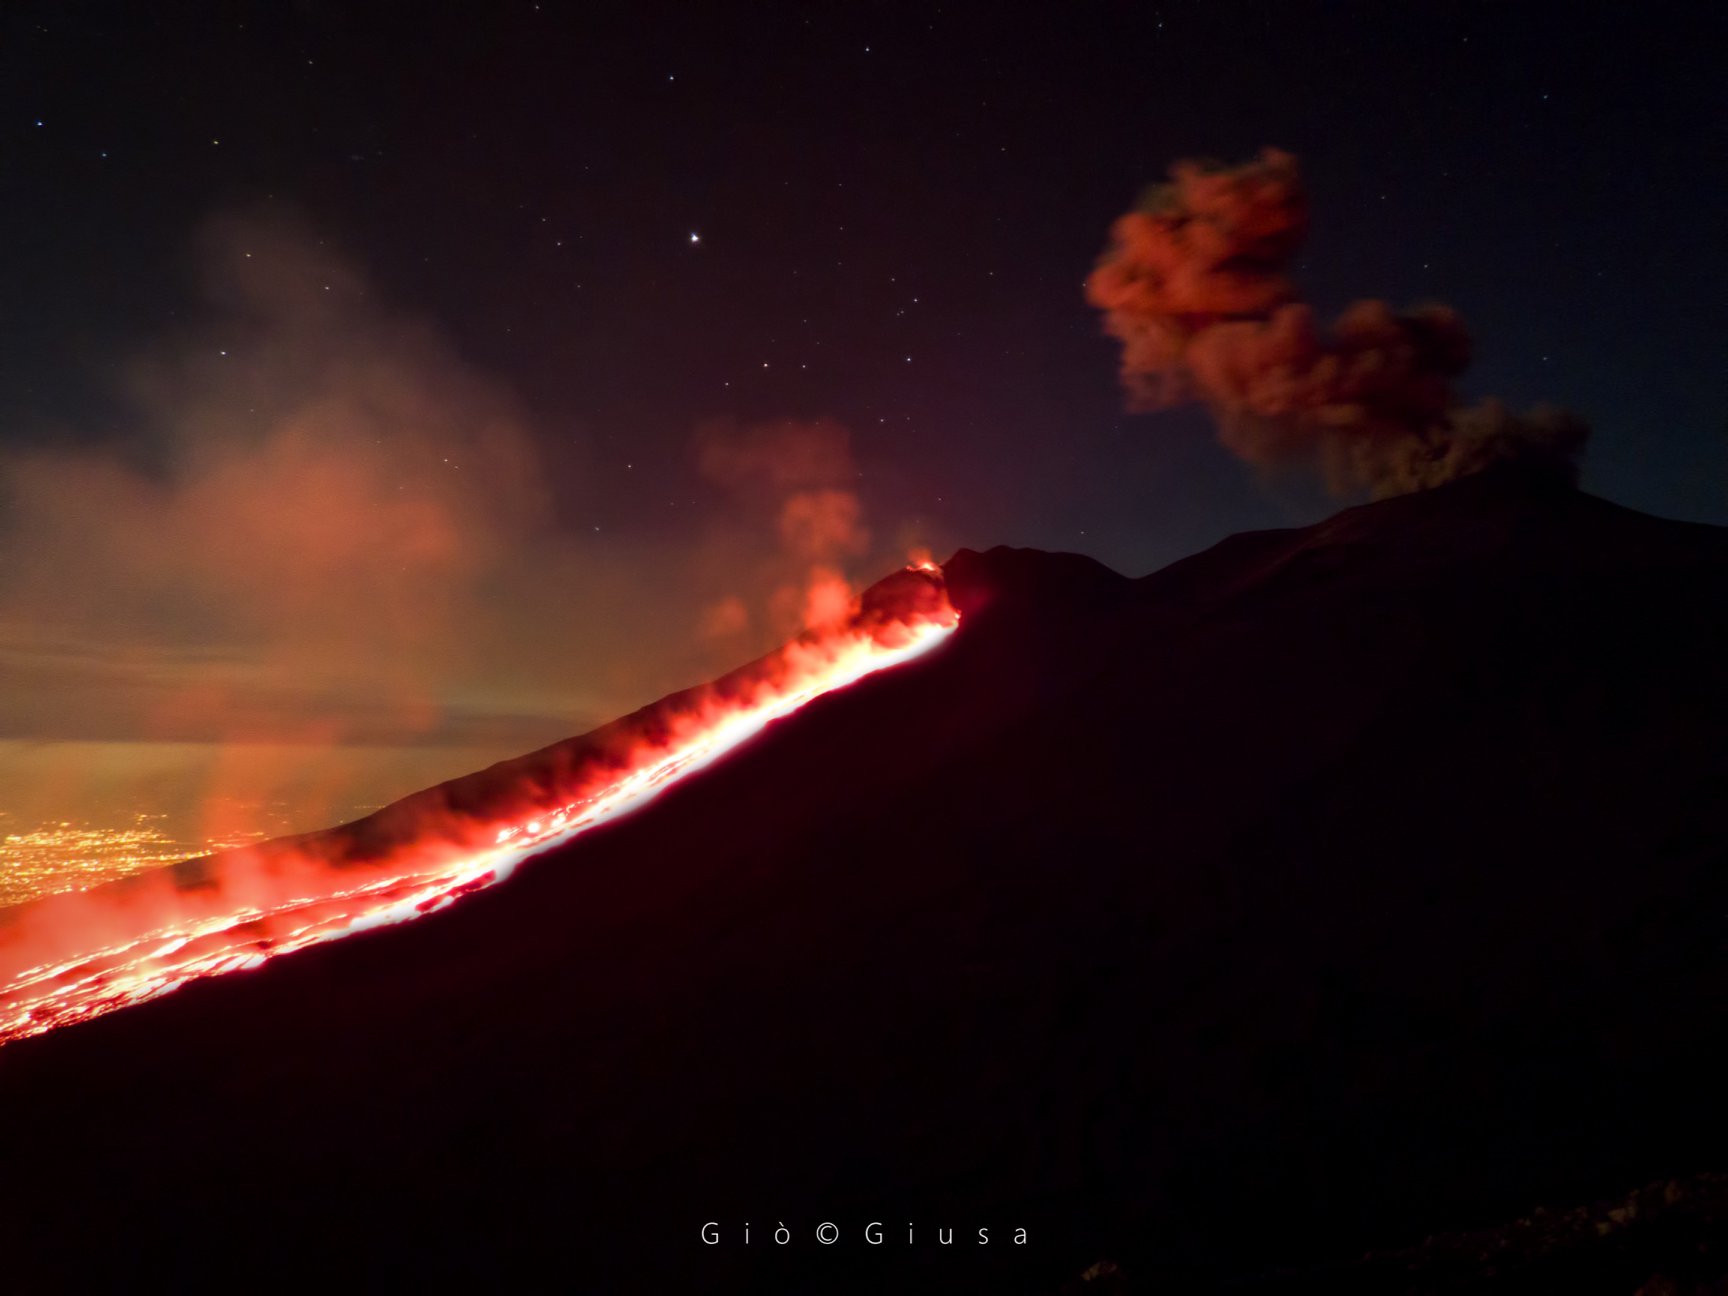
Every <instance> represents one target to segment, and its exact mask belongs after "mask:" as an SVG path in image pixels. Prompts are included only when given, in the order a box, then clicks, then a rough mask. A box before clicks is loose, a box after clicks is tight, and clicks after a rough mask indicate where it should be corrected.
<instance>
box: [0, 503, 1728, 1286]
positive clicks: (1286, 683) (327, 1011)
mask: <svg viewBox="0 0 1728 1296" xmlns="http://www.w3.org/2000/svg"><path fill="white" fill-rule="evenodd" d="M946 571H947V575H948V580H949V583H950V589H951V592H952V594H953V596H954V598H955V601H956V603H957V604H958V605H960V606H961V607H962V609H963V611H964V613H965V620H964V622H963V623H962V627H961V630H960V632H959V634H958V635H957V636H956V637H955V639H954V640H953V641H952V642H951V643H950V644H948V645H947V646H945V647H944V648H943V649H942V650H940V651H939V652H938V653H936V654H934V655H933V656H931V657H930V658H927V659H925V660H924V661H922V662H919V663H916V664H915V665H913V666H910V667H907V668H903V669H901V670H899V671H896V672H892V673H890V674H888V675H884V676H880V677H876V678H874V679H871V680H868V681H866V682H864V683H862V684H860V685H858V686H855V687H854V688H852V689H849V690H846V691H844V692H842V693H840V694H837V695H833V696H830V697H828V698H825V699H822V700H821V701H819V702H818V703H816V704H813V705H812V706H811V707H809V708H808V709H807V710H806V711H804V712H802V713H800V714H799V715H798V716H796V717H794V718H793V719H791V720H790V721H787V722H784V723H782V724H780V725H778V726H775V727H774V728H772V729H771V730H770V731H769V732H767V733H766V734H764V735H763V736H762V738H760V739H759V740H757V741H756V742H754V743H753V744H751V745H750V746H749V747H747V748H746V749H744V750H742V751H740V752H739V753H737V754H736V755H735V756H734V757H733V758H732V759H730V760H728V761H726V762H723V763H722V764H720V765H719V766H716V767H715V768H713V769H711V770H709V771H707V772H705V773H704V774H702V775H700V776H698V777H697V778H695V779H693V780H691V781H690V782H688V783H686V784H684V785H682V786H680V787H678V788H676V789H674V790H673V791H672V792H670V793H669V794H668V795H666V796H665V797H664V798H663V799H662V800H660V801H658V802H657V803H655V804H654V805H653V806H651V807H650V808H649V809H647V810H646V811H644V812H643V813H641V814H639V815H637V816H635V817H633V818H630V819H627V820H625V821H622V822H620V823H618V824H616V825H613V826H611V827H609V828H607V829H604V830H601V831H597V832H595V833H593V834H591V835H590V836H588V837H585V838H583V839H581V840H580V841H578V842H577V843H575V844H574V845H573V846H572V847H570V848H568V849H566V850H564V851H563V852H561V853H560V854H559V855H557V856H553V857H548V858H546V859H543V860H541V861H539V862H538V863H536V864H533V865H531V866H529V867H528V868H527V869H525V870H524V871H523V872H522V873H521V874H520V875H519V876H518V877H517V878H515V879H513V880H512V881H511V882H510V883H509V884H507V885H505V886H503V887H500V888H498V889H497V890H495V891H491V892H486V893H483V894H481V895H478V896H475V897H473V898H471V899H470V900H468V901H466V902H464V903H463V904H462V905H460V906H458V907H457V908H456V909H454V910H453V911H451V912H449V913H447V914H443V915H439V916H436V917H433V918H430V919H426V920H423V921H421V922H419V923H415V924H411V925H410V926H409V927H407V928H403V929H398V930H393V931H388V932H384V933H380V934H375V935H371V936H366V937H359V938H354V939H352V940H349V941H344V942H339V943H338V944H336V945H334V946H330V947H326V948H323V949H320V950H316V951H312V952H309V953H306V954H302V955H299V956H296V957H293V958H290V959H284V960H282V961H280V962H278V963H273V964H271V965H269V966H268V967H267V968H266V969H265V970H263V971H261V972H259V973H256V974H249V975H246V976H240V977H228V978H222V979H220V980H218V981H215V982H207V983H200V984H196V985H194V986H192V987H190V988H188V989H186V990H184V991H182V992H181V993H179V994H177V995H175V996H172V997H171V998H169V999H167V1000H164V1001H161V1002H159V1003H157V1004H154V1005H150V1006H148V1007H146V1008H143V1009H139V1010H134V1011H131V1012H124V1013H119V1014H116V1015H114V1016H112V1017H109V1018H105V1019H103V1020H101V1021H98V1022H95V1023H93V1024H91V1025H88V1026H84V1027H79V1028H75V1029H72V1030H68V1031H65V1032H62V1033H60V1034H57V1035H51V1036H47V1037H44V1038H42V1039H38V1040H31V1041H26V1042H24V1043H21V1044H18V1045H14V1046H11V1047H8V1048H6V1049H5V1050H4V1051H0V1110H3V1111H4V1112H5V1118H4V1120H5V1124H4V1133H3V1144H0V1158H3V1162H0V1164H3V1165H4V1180H3V1183H4V1186H3V1188H0V1193H3V1195H4V1199H5V1200H4V1201H3V1202H0V1247H3V1253H4V1255H5V1256H6V1263H7V1265H8V1266H9V1271H10V1272H11V1273H12V1274H13V1275H30V1276H33V1277H35V1278H37V1279H40V1280H41V1281H42V1282H43V1283H44V1284H54V1285H58V1284H59V1283H61V1282H64V1281H65V1280H67V1279H68V1277H69V1276H72V1277H76V1278H79V1279H84V1280H89V1279H91V1278H96V1277H101V1276H103V1275H105V1274H106V1275H128V1274H138V1273H142V1272H163V1271H164V1270H163V1268H162V1267H163V1266H169V1267H170V1268H169V1269H167V1270H166V1272H171V1273H172V1274H173V1275H174V1276H175V1278H176V1279H177V1280H181V1281H192V1282H201V1281H204V1280H213V1281H235V1282H238V1281H247V1280H250V1279H253V1278H261V1279H264V1280H272V1279H280V1278H283V1277H285V1276H287V1275H296V1276H304V1275H325V1276H330V1277H341V1278H342V1279H344V1280H352V1279H354V1278H355V1276H356V1275H362V1274H365V1275H374V1276H384V1277H390V1278H392V1279H393V1280H395V1281H402V1280H404V1279H412V1278H418V1277H427V1276H443V1277H450V1276H455V1277H456V1278H458V1279H461V1280H464V1281H468V1282H473V1283H480V1282H486V1283H488V1284H489V1285H490V1284H496V1283H498V1282H501V1281H508V1280H510V1279H512V1278H514V1279H517V1280H521V1279H524V1278H526V1277H528V1276H531V1275H533V1274H534V1273H536V1266H538V1265H543V1264H547V1263H550V1264H551V1265H553V1266H554V1269H553V1270H552V1272H555V1273H561V1274H562V1275H564V1280H563V1281H562V1282H561V1284H560V1285H561V1286H563V1287H566V1288H569V1289H581V1290H614V1289H616V1290H652V1291H707V1290H720V1289H725V1288H728V1287H734V1288H737V1289H740V1290H755V1291H768V1290H777V1289H780V1288H782V1287H784V1289H787V1290H799V1291H821V1290H840V1289H851V1288H850V1287H848V1284H851V1283H855V1284H856V1289H857V1290H861V1291H874V1290H889V1289H907V1288H909V1287H914V1286H939V1287H942V1288H943V1289H945V1290H953V1291H969V1290H979V1289H988V1290H994V1291H1009V1290H1017V1289H1025V1290H1054V1289H1055V1288H1056V1287H1057V1286H1059V1285H1060V1284H1061V1282H1062V1281H1063V1280H1064V1278H1066V1277H1072V1276H1073V1275H1075V1274H1077V1273H1078V1272H1079V1271H1080V1269H1082V1268H1084V1267H1085V1266H1086V1265H1087V1264H1089V1263H1091V1262H1092V1261H1094V1260H1097V1259H1099V1258H1101V1257H1104V1256H1110V1257H1113V1258H1115V1259H1117V1260H1119V1261H1121V1262H1122V1263H1123V1264H1125V1265H1127V1266H1129V1267H1130V1269H1137V1270H1138V1271H1139V1272H1140V1273H1141V1274H1166V1275H1186V1278H1185V1282H1186V1284H1187V1285H1186V1286H1185V1287H1184V1288H1183V1289H1185V1290H1193V1289H1197V1288H1198V1287H1200V1286H1202V1285H1204V1280H1223V1279H1228V1278H1230V1277H1232V1276H1243V1275H1252V1274H1255V1273H1259V1272H1263V1271H1265V1270H1267V1269H1269V1268H1280V1267H1286V1266H1301V1265H1307V1264H1323V1263H1325V1262H1327V1261H1329V1260H1332V1259H1335V1258H1343V1257H1349V1256H1353V1255H1359V1254H1360V1253H1361V1252H1362V1251H1363V1250H1364V1249H1365V1248H1367V1247H1369V1246H1374V1247H1377V1248H1382V1249H1396V1248H1400V1247H1407V1246H1413V1245H1415V1244H1418V1243H1420V1242H1421V1240H1422V1239H1423V1237H1424V1236H1426V1235H1428V1234H1431V1233H1439V1232H1444V1231H1451V1230H1468V1229H1471V1228H1475V1227H1478V1226H1482V1225H1489V1224H1495V1223H1499V1222H1501V1221H1502V1220H1505V1219H1509V1218H1510V1217H1511V1216H1513V1215H1515V1214H1518V1213H1520V1212H1524V1211H1528V1210H1529V1209H1530V1208H1532V1207H1533V1206H1534V1205H1535V1204H1537V1203H1539V1202H1544V1201H1546V1202H1549V1203H1551V1204H1557V1205H1570V1204H1573V1203H1577V1202H1584V1201H1588V1200H1591V1199H1593V1198H1598V1197H1605V1196H1610V1195H1613V1194H1615V1193H1621V1194H1624V1193H1625V1192H1627V1191H1629V1190H1630V1189H1631V1188H1633V1187H1636V1186H1637V1185H1639V1184H1642V1183H1645V1182H1648V1181H1651V1180H1655V1179H1659V1178H1662V1177H1665V1176H1670V1175H1680V1174H1688V1173H1692V1172H1696V1171H1700V1170H1705V1169H1711V1168H1721V1167H1723V1166H1728V1123H1725V1121H1724V1118H1723V1115H1722V1102H1721V1094H1722V1092H1723V1085H1724V1079H1725V1076H1724V1065H1723V1061H1722V1059H1723V1058H1725V1057H1728V1038H1724V1037H1725V1034H1728V1027H1725V1025H1724V1023H1725V1022H1728V1014H1725V1013H1724V1007H1725V1006H1728V1004H1725V999H1728V994H1725V992H1728V971H1725V969H1728V963H1725V961H1724V958H1723V954H1724V931H1725V923H1728V881H1725V876H1728V874H1725V870H1724V867H1723V865H1724V855H1725V853H1728V822H1725V811H1724V798H1723V795H1722V793H1723V790H1724V788H1725V787H1728V744H1725V743H1724V739H1723V735H1724V734H1725V733H1728V667H1725V664H1724V663H1725V657H1724V649H1725V648H1728V642H1725V634H1724V630H1725V625H1728V615H1725V609H1728V537H1725V536H1724V534H1723V533H1722V532H1720V531H1717V530H1714V529H1710V528H1702V527H1692V526H1684V525H1681V524H1677V523H1670V522H1663V521H1658V520H1655V519H1651V518H1647V517H1643V516H1641V515H1638V514H1634V513H1630V512H1627V511H1626V510H1623V509H1620V508H1617V507H1615V506H1612V505H1609V504H1606V503H1604V502H1602V501H1600V500H1596V499H1592V498H1590V497H1587V496H1583V495H1579V494H1576V493H1574V492H1571V491H1569V490H1562V489H1558V488H1553V487H1548V486H1545V485H1544V484H1542V483H1540V482H1533V481H1529V480H1525V479H1523V478H1520V477H1517V476H1513V475H1506V474H1488V475H1484V476H1481V477H1478V478H1474V479H1470V480H1466V481H1464V482H1461V483H1458V484H1455V485H1452V486H1449V487H1446V488H1443V489H1441V490H1436V491H1432V492H1428V493H1426V494H1422V495H1415V496H1410V497H1406V498H1402V499H1397V500H1392V501H1388V502H1385V503H1380V504H1374V505H1370V506H1367V507H1364V508H1359V509H1352V510H1349V511H1347V512H1345V513H1343V514H1340V515H1339V516H1338V517H1336V518H1334V519H1332V520H1331V521H1328V522H1326V523H1323V524H1321V525H1319V526H1317V527H1312V528H1309V529H1306V530H1300V531H1288V532H1275V533H1267V534H1261V535H1251V536H1240V537H1236V538H1235V539H1232V540H1230V541H1227V542H1225V543H1224V544H1222V545H1220V546H1218V547H1217V548H1216V549H1213V550H1211V551H1209V552H1207V553H1205V554H1201V555H1199V556H1197V557H1195V558H1192V559H1189V560H1188V561H1186V562H1183V563H1179V564H1177V565H1176V566H1174V567H1171V568H1169V569H1167V570H1165V571H1162V572H1159V573H1157V574H1155V575H1153V576H1150V577H1147V578H1145V579H1143V580H1140V581H1128V580H1125V579H1122V578H1120V577H1117V576H1115V575H1113V574H1112V573H1109V572H1107V571H1105V570H1104V569H1103V568H1101V567H1099V566H1097V565H1096V564H1094V563H1091V562H1090V561H1089V560H1086V559H1082V558H1076V557H1072V556H1065V555H1048V554H1039V553H1032V552H1026V551H1013V550H994V551H992V552H990V553H988V554H983V555H979V554H974V553H970V552H962V553H960V554H958V555H956V556H955V558H954V559H953V560H952V561H951V562H950V563H949V564H948V565H947V568H946ZM707 1220H718V1221H720V1222H721V1225H722V1228H723V1235H722V1236H723V1239H724V1241H723V1242H722V1245H720V1246H718V1247H713V1248H708V1247H704V1246H703V1245H702V1244H701V1243H700V1241H699V1240H698V1233H697V1231H698V1228H699V1226H700V1225H701V1224H702V1223H703V1222H704V1221H707ZM825 1220H832V1221H835V1222H837V1223H838V1224H840V1226H841V1227H842V1229H843V1234H842V1239H841V1241H840V1242H839V1243H838V1244H836V1245H835V1246H833V1247H828V1248H824V1247H822V1246H820V1245H818V1244H817V1243H816V1241H815V1240H814V1237H813V1230H814V1229H815V1226H816V1225H817V1224H818V1223H820V1222H822V1221H825ZM872 1220H883V1221H886V1222H887V1224H888V1225H889V1227H888V1229H887V1237H888V1239H889V1241H888V1243H886V1244H885V1245H884V1246H882V1247H880V1248H874V1249H872V1248H867V1247H866V1246H865V1245H864V1244H863V1241H862V1237H861V1230H862V1227H863V1226H864V1225H865V1224H867V1223H868V1222H870V1221H872ZM746 1221H749V1222H750V1224H751V1226H752V1243H751V1246H750V1247H749V1248H748V1249H746V1248H745V1247H744V1246H743V1244H742V1226H743V1224H744V1223H745V1222H746ZM782 1221H783V1222H784V1223H785V1224H786V1225H787V1226H788V1227H789V1228H791V1229H792V1230H793V1231H794V1238H793V1241H792V1243H791V1244H789V1245H787V1246H785V1247H782V1248H776V1247H774V1246H773V1245H772V1241H771V1239H772V1230H773V1229H774V1227H775V1225H776V1224H777V1223H780V1222H782ZM908 1221H911V1222H913V1223H915V1224H916V1225H917V1228H918V1231H917V1234H916V1237H917V1241H916V1242H915V1244H914V1245H912V1246H910V1247H908V1246H906V1245H905V1244H904V1243H903V1240H902V1239H903V1238H904V1230H905V1225H906V1224H907V1222H908ZM938 1226H945V1227H953V1228H955V1229H957V1230H958V1231H960V1233H961V1241H962V1242H965V1241H966V1240H968V1239H975V1236H976V1230H977V1229H978V1228H979V1227H980V1226H983V1227H988V1228H989V1229H990V1233H991V1237H992V1244H991V1245H990V1246H989V1247H988V1248H980V1247H978V1246H976V1245H975V1244H973V1245H956V1246H954V1247H951V1248H946V1249H943V1248H939V1247H937V1246H936V1245H935V1230H936V1228H937V1227H938ZM1016 1227H1025V1228H1027V1229H1028V1230H1029V1231H1030V1236H1031V1244H1030V1245H1029V1246H1028V1247H1026V1248H1022V1249H1020V1250H1019V1251H1015V1250H1014V1249H1013V1248H1012V1247H1010V1246H1009V1245H1007V1242H1008V1238H1009V1236H1010V1234H1011V1231H1012V1230H1013V1229H1014V1228H1016ZM1628 1263H1630V1262H1628ZM1597 1276H1598V1277H1601V1278H1602V1279H1603V1281H1604V1282H1605V1283H1606V1284H1607V1286H1606V1288H1605V1289H1607V1290H1628V1291H1629V1290H1631V1288H1632V1287H1634V1286H1636V1285H1637V1282H1638V1281H1639V1280H1641V1279H1642V1278H1643V1277H1646V1276H1648V1275H1647V1273H1642V1274H1622V1273H1617V1272H1609V1271H1607V1270H1603V1271H1601V1272H1600V1273H1598V1274H1597Z"/></svg>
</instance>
